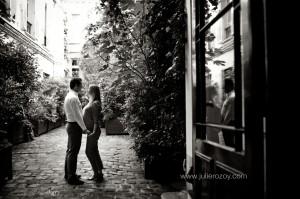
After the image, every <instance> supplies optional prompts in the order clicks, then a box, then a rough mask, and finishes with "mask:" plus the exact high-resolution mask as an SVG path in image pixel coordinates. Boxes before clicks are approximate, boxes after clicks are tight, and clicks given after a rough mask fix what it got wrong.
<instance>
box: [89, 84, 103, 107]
mask: <svg viewBox="0 0 300 199" xmlns="http://www.w3.org/2000/svg"><path fill="white" fill-rule="evenodd" d="M89 93H93V94H94V95H95V98H94V100H93V101H99V102H100V103H101V96H100V88H99V86H97V85H91V86H90V87H89Z"/></svg>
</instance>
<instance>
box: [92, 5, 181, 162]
mask: <svg viewBox="0 0 300 199" xmlns="http://www.w3.org/2000/svg"><path fill="white" fill-rule="evenodd" d="M99 2H100V5H99V7H98V9H99V10H100V12H102V14H103V13H104V14H103V16H104V17H103V18H102V19H101V21H99V22H97V23H96V24H92V25H90V26H89V27H88V32H89V35H88V38H89V43H88V45H93V46H94V47H95V50H94V54H95V56H96V57H98V58H101V59H102V60H103V61H104V62H106V63H107V64H108V67H107V68H104V70H112V71H115V73H116V74H117V75H116V77H117V78H116V80H115V81H114V83H113V84H111V86H109V87H108V88H107V89H108V91H107V93H106V95H107V96H106V99H108V100H107V104H105V105H104V106H105V107H109V109H108V110H109V111H110V110H111V109H113V108H114V107H118V109H119V107H120V108H121V113H122V114H121V115H123V118H124V121H125V122H124V124H125V125H126V131H128V132H129V133H130V134H131V136H132V137H133V138H134V145H133V148H134V149H135V151H136V153H137V155H138V157H139V158H141V159H144V158H146V159H173V160H174V159H177V160H180V159H183V157H184V156H185V102H184V99H185V88H184V85H185V82H184V72H185V58H184V53H185V51H184V49H185V47H184V44H185V34H184V33H185V26H184V24H185V15H184V1H181V0H173V1H151V2H145V1H143V3H142V8H143V9H141V8H138V7H136V6H137V5H136V4H135V3H134V2H133V1H131V0H125V1H118V0H117V1H116V0H100V1H99ZM107 55H108V56H107ZM107 57H115V58H116V59H115V61H114V62H112V61H111V60H110V59H107Z"/></svg>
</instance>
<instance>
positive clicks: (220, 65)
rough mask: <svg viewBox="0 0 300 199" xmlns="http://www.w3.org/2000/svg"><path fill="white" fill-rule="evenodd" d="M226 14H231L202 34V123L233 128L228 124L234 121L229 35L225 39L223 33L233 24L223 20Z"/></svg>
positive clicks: (231, 43)
mask: <svg viewBox="0 0 300 199" xmlns="http://www.w3.org/2000/svg"><path fill="white" fill-rule="evenodd" d="M228 15H232V10H230V11H229V12H228V13H226V14H225V15H224V16H223V17H222V18H220V19H219V20H218V21H216V23H214V24H213V25H212V26H211V27H210V28H209V29H208V30H207V31H206V34H205V36H206V37H205V40H206V41H205V48H206V52H205V58H206V74H205V76H206V91H207V93H206V104H207V111H206V112H207V118H206V119H207V121H206V122H207V123H215V124H225V125H233V123H232V121H230V122H229V121H228V120H233V121H234V113H231V112H230V111H231V110H234V107H233V106H232V102H234V96H235V94H234V48H233V35H232V34H231V35H230V37H228V35H227V34H228V33H226V32H227V31H228V27H230V29H231V30H232V29H233V24H232V22H228V21H227V19H228V18H229V17H228ZM230 18H231V19H232V16H231V17H230ZM228 23H229V25H228ZM233 105H234V103H233ZM218 111H219V114H217V112H218ZM217 115H218V116H217ZM229 117H233V118H231V119H230V118H229Z"/></svg>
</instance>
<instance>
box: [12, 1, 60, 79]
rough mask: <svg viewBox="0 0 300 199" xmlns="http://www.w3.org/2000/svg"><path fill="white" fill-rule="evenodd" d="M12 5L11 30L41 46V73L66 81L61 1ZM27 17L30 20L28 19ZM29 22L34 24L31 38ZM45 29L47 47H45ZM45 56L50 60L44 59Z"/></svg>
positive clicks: (14, 2) (39, 61)
mask: <svg viewBox="0 0 300 199" xmlns="http://www.w3.org/2000/svg"><path fill="white" fill-rule="evenodd" d="M7 1H9V5H10V14H11V16H13V15H15V20H14V22H11V24H12V26H13V27H15V28H16V30H18V31H19V32H20V33H21V34H23V35H24V36H25V37H27V38H29V41H32V42H33V43H36V44H38V46H40V47H41V48H42V49H43V50H42V51H45V52H46V53H45V52H44V54H45V55H44V56H41V55H37V63H38V65H39V70H40V71H41V72H46V73H47V74H49V75H50V76H52V77H54V78H55V77H58V78H60V77H64V69H65V68H66V63H65V60H64V21H63V20H64V17H65V16H64V10H63V7H62V6H61V1H60V0H56V3H55V2H54V1H53V0H28V2H29V4H28V5H29V6H28V10H29V12H28V13H27V0H7ZM45 5H47V21H46V24H45V18H46V16H45ZM27 16H28V18H27ZM27 20H28V21H29V22H30V23H31V24H32V28H31V34H30V35H29V33H27V32H26V30H27ZM45 29H46V37H47V45H46V46H44V36H45ZM45 56H46V57H47V58H45Z"/></svg>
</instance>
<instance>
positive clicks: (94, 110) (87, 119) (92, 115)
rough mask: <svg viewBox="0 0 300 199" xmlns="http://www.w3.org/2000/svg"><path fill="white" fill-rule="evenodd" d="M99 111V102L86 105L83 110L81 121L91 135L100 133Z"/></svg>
mask: <svg viewBox="0 0 300 199" xmlns="http://www.w3.org/2000/svg"><path fill="white" fill-rule="evenodd" d="M101 110H102V109H101V103H100V102H99V101H94V102H92V103H88V104H87V105H86V106H85V107H84V109H83V121H84V123H85V126H86V128H87V129H88V130H89V131H91V132H92V133H95V132H96V131H100V114H101ZM94 125H95V129H94Z"/></svg>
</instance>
